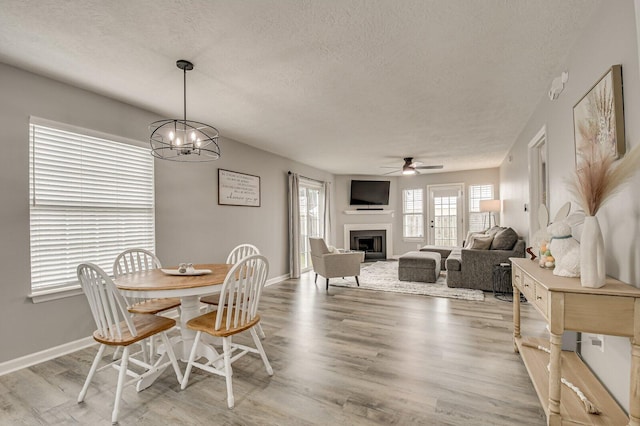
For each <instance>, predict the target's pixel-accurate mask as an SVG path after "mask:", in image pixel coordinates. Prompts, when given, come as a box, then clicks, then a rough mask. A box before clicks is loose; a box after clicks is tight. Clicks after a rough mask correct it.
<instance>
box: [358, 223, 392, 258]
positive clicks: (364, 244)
mask: <svg viewBox="0 0 640 426" xmlns="http://www.w3.org/2000/svg"><path fill="white" fill-rule="evenodd" d="M349 241H350V247H349V248H350V249H351V250H359V251H363V252H364V259H365V260H380V259H382V260H384V259H386V258H387V231H385V230H364V231H349Z"/></svg>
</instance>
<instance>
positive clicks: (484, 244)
mask: <svg viewBox="0 0 640 426" xmlns="http://www.w3.org/2000/svg"><path fill="white" fill-rule="evenodd" d="M492 241H493V235H472V236H471V243H470V244H469V247H467V248H470V249H476V250H489V248H490V247H491V242H492Z"/></svg>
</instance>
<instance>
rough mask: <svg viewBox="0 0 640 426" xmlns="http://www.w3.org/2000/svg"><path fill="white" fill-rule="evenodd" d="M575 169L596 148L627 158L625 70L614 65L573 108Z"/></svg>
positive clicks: (617, 156) (615, 157)
mask: <svg viewBox="0 0 640 426" xmlns="http://www.w3.org/2000/svg"><path fill="white" fill-rule="evenodd" d="M573 125H574V137H575V144H576V168H577V169H578V170H579V169H581V168H582V164H583V161H584V160H583V158H584V156H585V153H588V150H590V149H592V147H593V145H599V146H600V147H602V148H603V149H604V150H605V151H606V152H608V153H609V154H610V155H611V156H612V157H613V158H614V159H617V158H619V157H622V156H623V155H624V148H625V142H624V111H623V102H622V67H621V66H620V65H614V66H612V67H611V68H610V69H609V70H608V71H607V72H606V73H605V74H604V75H603V76H602V77H601V78H600V80H598V82H597V83H596V84H594V85H593V87H592V88H591V89H589V91H588V92H587V93H586V94H585V95H584V96H583V97H582V99H580V100H579V101H578V103H577V104H576V105H575V106H574V107H573Z"/></svg>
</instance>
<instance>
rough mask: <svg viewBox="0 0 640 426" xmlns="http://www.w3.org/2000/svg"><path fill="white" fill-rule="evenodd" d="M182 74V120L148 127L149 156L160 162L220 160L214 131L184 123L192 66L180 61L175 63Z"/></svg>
mask: <svg viewBox="0 0 640 426" xmlns="http://www.w3.org/2000/svg"><path fill="white" fill-rule="evenodd" d="M176 65H177V67H178V68H180V69H181V70H182V71H183V72H184V92H183V93H184V115H183V118H181V119H180V118H170V119H166V120H159V121H155V122H153V123H151V124H150V125H149V130H150V131H151V136H149V144H150V145H151V154H152V155H153V156H154V157H156V158H160V159H163V160H171V161H184V162H203V161H212V160H217V159H218V158H220V147H219V146H218V136H219V133H218V129H216V128H215V127H213V126H209V125H207V124H204V123H200V122H198V121H191V120H187V71H191V70H192V69H193V64H192V63H191V62H189V61H185V60H184V59H180V60H179V61H177V62H176Z"/></svg>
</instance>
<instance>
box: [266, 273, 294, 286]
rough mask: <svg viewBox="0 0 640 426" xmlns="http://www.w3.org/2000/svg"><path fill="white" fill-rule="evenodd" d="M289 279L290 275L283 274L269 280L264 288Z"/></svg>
mask: <svg viewBox="0 0 640 426" xmlns="http://www.w3.org/2000/svg"><path fill="white" fill-rule="evenodd" d="M290 277H291V274H284V275H280V276H278V277H273V278H269V279H268V280H267V282H266V283H265V286H270V285H273V284H278V283H281V282H282V281H285V280H288V279H289V278H290Z"/></svg>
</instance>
